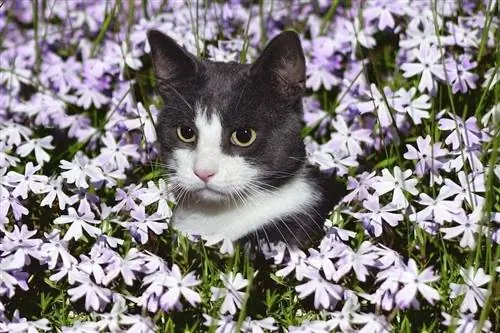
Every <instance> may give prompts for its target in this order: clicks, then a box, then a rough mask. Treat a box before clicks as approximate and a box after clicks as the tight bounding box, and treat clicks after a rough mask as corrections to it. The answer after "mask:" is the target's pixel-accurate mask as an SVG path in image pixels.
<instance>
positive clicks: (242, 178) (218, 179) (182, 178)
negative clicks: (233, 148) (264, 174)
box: [169, 107, 258, 201]
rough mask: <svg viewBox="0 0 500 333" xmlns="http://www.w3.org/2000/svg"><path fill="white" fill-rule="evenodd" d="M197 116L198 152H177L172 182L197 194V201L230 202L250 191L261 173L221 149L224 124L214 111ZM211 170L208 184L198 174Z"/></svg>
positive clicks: (199, 109) (200, 111)
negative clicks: (245, 191) (244, 191)
mask: <svg viewBox="0 0 500 333" xmlns="http://www.w3.org/2000/svg"><path fill="white" fill-rule="evenodd" d="M196 110H197V112H196V117H195V125H196V129H195V130H196V133H197V140H196V147H195V149H188V148H182V149H174V151H173V154H172V155H173V158H172V161H169V162H170V163H169V164H171V165H172V166H173V167H174V168H175V170H176V174H175V176H174V177H172V179H171V180H172V181H173V182H174V183H175V184H176V185H177V187H179V188H181V189H183V190H186V191H188V192H191V193H193V192H196V196H197V198H199V199H201V200H207V201H222V200H225V201H228V200H231V198H238V197H239V195H240V194H241V192H242V191H243V190H245V189H248V187H249V186H251V184H252V182H253V181H254V180H255V178H256V177H257V175H258V170H257V169H256V168H255V167H253V166H252V165H250V164H249V163H248V162H246V161H245V159H244V158H242V157H240V156H230V155H226V154H224V153H223V151H222V149H221V145H222V142H223V141H222V140H229V138H223V137H222V133H223V128H222V122H221V119H220V117H219V115H218V114H217V113H216V112H213V113H212V114H211V115H210V116H209V115H208V114H207V112H206V109H202V108H200V107H198V108H197V109H196ZM197 170H198V171H209V172H210V173H213V176H212V177H210V179H209V180H208V181H207V182H206V183H205V182H204V181H203V180H202V179H200V178H199V177H198V176H197V175H196V174H195V171H197Z"/></svg>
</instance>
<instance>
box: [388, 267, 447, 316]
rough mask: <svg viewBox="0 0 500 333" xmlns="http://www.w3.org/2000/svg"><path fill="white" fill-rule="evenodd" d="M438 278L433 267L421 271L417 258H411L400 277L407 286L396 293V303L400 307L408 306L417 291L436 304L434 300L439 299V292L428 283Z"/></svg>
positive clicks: (400, 280)
mask: <svg viewBox="0 0 500 333" xmlns="http://www.w3.org/2000/svg"><path fill="white" fill-rule="evenodd" d="M437 280H439V276H436V275H434V273H433V272H432V267H428V268H426V269H424V270H423V271H422V272H421V273H419V271H418V267H417V263H416V262H415V260H413V259H410V260H409V261H408V266H407V269H406V270H405V271H404V272H402V273H401V275H400V277H399V282H401V283H402V284H404V285H405V286H404V287H403V289H401V290H399V291H398V292H397V293H396V304H397V305H398V306H399V307H400V308H406V307H408V306H409V305H410V304H411V303H412V302H413V301H414V300H415V297H416V296H417V291H418V292H420V294H421V295H422V296H423V297H424V298H425V299H426V300H427V302H429V303H431V304H434V301H436V300H439V293H438V292H437V290H436V289H434V288H432V287H429V286H428V285H427V284H428V283H430V282H435V281H437Z"/></svg>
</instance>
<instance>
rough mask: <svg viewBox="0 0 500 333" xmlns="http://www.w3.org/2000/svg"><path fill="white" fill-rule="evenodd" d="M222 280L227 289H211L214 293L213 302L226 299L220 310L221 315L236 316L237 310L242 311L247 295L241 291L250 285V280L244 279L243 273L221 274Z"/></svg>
mask: <svg viewBox="0 0 500 333" xmlns="http://www.w3.org/2000/svg"><path fill="white" fill-rule="evenodd" d="M220 279H221V281H222V283H223V284H224V287H225V288H217V287H210V290H211V292H212V297H211V298H210V300H211V301H216V300H218V299H219V298H222V297H224V301H223V303H222V305H221V308H220V313H221V314H224V313H226V312H229V313H230V314H232V315H234V314H235V313H236V310H237V309H241V307H242V306H243V301H244V298H245V293H244V292H242V291H239V290H241V289H243V288H245V287H246V286H247V285H248V280H247V279H244V278H243V275H241V273H236V275H235V274H234V273H233V272H229V273H228V274H225V273H221V274H220Z"/></svg>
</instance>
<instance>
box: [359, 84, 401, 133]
mask: <svg viewBox="0 0 500 333" xmlns="http://www.w3.org/2000/svg"><path fill="white" fill-rule="evenodd" d="M366 97H368V98H369V99H370V100H369V101H367V102H360V103H357V104H356V107H357V108H358V110H359V112H361V113H362V114H363V113H367V112H372V113H374V114H376V115H377V117H378V120H379V122H380V125H381V126H382V127H389V126H390V125H391V124H392V116H391V111H390V110H389V106H390V105H389V101H390V100H391V99H392V98H393V97H394V93H393V92H392V91H391V89H390V88H389V87H384V89H383V94H382V93H381V92H380V91H379V90H378V88H377V86H376V85H375V84H373V83H372V84H371V85H370V91H369V92H366ZM386 99H387V101H386Z"/></svg>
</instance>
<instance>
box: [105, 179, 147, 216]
mask: <svg viewBox="0 0 500 333" xmlns="http://www.w3.org/2000/svg"><path fill="white" fill-rule="evenodd" d="M143 193H144V190H143V189H142V184H138V185H135V184H130V185H128V186H126V187H125V188H124V190H123V189H121V188H117V189H116V194H115V200H116V201H118V203H117V204H116V205H115V206H113V208H112V209H111V211H112V212H115V213H116V212H119V211H121V210H122V209H124V210H128V211H130V210H133V209H136V208H138V206H139V205H138V204H137V203H136V200H138V199H140V197H141V195H142V194H143Z"/></svg>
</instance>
